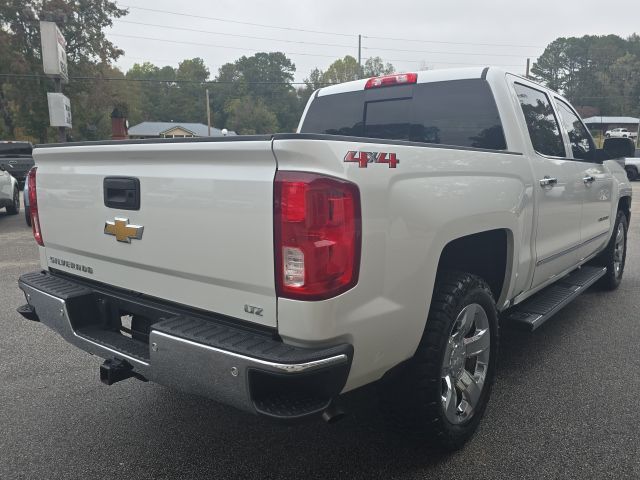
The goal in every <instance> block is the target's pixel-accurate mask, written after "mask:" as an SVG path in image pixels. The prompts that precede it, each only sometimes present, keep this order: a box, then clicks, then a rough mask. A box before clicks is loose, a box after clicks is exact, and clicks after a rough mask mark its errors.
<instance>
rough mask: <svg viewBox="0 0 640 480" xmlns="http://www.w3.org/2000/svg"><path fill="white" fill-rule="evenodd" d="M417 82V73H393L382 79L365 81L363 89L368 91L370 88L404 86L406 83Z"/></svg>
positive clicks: (374, 78) (376, 78)
mask: <svg viewBox="0 0 640 480" xmlns="http://www.w3.org/2000/svg"><path fill="white" fill-rule="evenodd" d="M417 81H418V74H417V73H395V74H393V75H385V76H384V77H373V78H370V79H369V80H367V83H366V84H365V86H364V89H365V90H369V89H370V88H380V87H390V86H392V85H406V84H408V83H416V82H417Z"/></svg>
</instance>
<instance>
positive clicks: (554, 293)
mask: <svg viewBox="0 0 640 480" xmlns="http://www.w3.org/2000/svg"><path fill="white" fill-rule="evenodd" d="M605 273H607V269H606V268H603V267H592V266H582V267H580V268H579V269H577V270H574V271H573V272H571V273H570V274H569V275H567V276H566V277H564V278H563V279H562V280H558V281H557V282H555V283H553V284H552V285H550V286H548V287H546V288H544V289H543V290H540V291H539V292H538V293H536V294H535V295H533V296H532V297H530V298H527V299H526V300H525V301H524V302H522V303H519V304H518V305H516V306H515V307H513V308H510V309H509V310H507V311H506V312H505V319H506V320H507V321H508V322H511V323H513V324H517V325H522V326H524V327H526V328H528V329H529V330H530V331H532V332H533V331H534V330H535V329H536V328H538V327H539V326H540V325H542V324H543V323H544V322H546V321H547V320H549V319H550V318H551V317H552V316H553V315H554V314H556V313H557V312H558V311H559V310H560V309H562V307H564V306H566V305H567V304H568V303H570V302H571V301H572V300H573V299H575V298H576V297H577V296H578V295H580V294H581V293H582V292H584V291H585V290H586V289H587V288H589V287H590V286H591V285H593V284H594V283H596V282H597V281H598V279H600V277H602V276H603V275H604V274H605Z"/></svg>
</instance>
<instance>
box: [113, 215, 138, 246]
mask: <svg viewBox="0 0 640 480" xmlns="http://www.w3.org/2000/svg"><path fill="white" fill-rule="evenodd" d="M143 230H144V227H143V226H141V225H131V224H129V219H128V218H118V217H116V218H115V219H114V221H113V222H110V221H108V220H107V221H106V222H105V224H104V233H105V235H114V236H115V237H116V240H118V241H119V242H125V243H131V239H132V238H135V239H136V240H140V239H141V238H142V231H143Z"/></svg>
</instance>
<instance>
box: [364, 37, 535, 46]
mask: <svg viewBox="0 0 640 480" xmlns="http://www.w3.org/2000/svg"><path fill="white" fill-rule="evenodd" d="M363 37H364V38H375V39H377V40H394V41H398V42H418V43H443V44H447V45H475V46H482V47H515V48H545V45H518V44H514V43H478V42H449V41H444V40H422V39H415V38H395V37H376V36H373V35H363Z"/></svg>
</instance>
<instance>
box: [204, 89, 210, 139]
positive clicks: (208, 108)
mask: <svg viewBox="0 0 640 480" xmlns="http://www.w3.org/2000/svg"><path fill="white" fill-rule="evenodd" d="M205 92H206V94H207V132H208V133H207V134H208V135H209V136H211V106H210V105H209V89H208V88H207V89H206V90H205Z"/></svg>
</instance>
